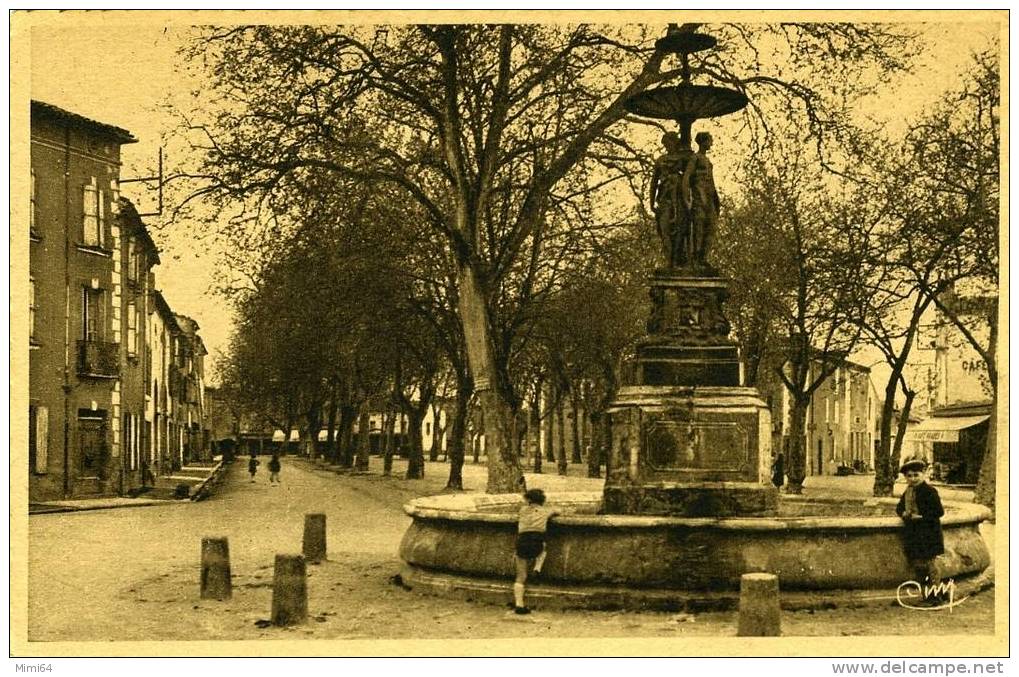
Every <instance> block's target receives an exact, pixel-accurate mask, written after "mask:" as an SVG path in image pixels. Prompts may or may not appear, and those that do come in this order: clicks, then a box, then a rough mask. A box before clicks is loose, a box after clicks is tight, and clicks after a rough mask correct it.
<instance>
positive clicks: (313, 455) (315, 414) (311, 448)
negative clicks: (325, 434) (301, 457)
mask: <svg viewBox="0 0 1019 677" xmlns="http://www.w3.org/2000/svg"><path fill="white" fill-rule="evenodd" d="M321 430H322V405H321V404H316V405H315V406H314V407H312V409H311V411H309V412H308V442H307V444H308V458H310V459H311V460H312V461H314V460H315V459H317V458H318V456H319V445H318V434H319V432H320V431H321Z"/></svg>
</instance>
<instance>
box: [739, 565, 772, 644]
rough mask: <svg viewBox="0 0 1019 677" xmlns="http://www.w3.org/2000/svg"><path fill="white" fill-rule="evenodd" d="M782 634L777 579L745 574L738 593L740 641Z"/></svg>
mask: <svg viewBox="0 0 1019 677" xmlns="http://www.w3.org/2000/svg"><path fill="white" fill-rule="evenodd" d="M781 634H782V629H781V608H780V606H779V599H778V576H776V575H775V574H743V576H742V577H741V578H740V590H739V629H738V630H737V631H736V635H737V636H739V637H778V636H779V635H781Z"/></svg>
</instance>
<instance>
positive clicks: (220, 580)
mask: <svg viewBox="0 0 1019 677" xmlns="http://www.w3.org/2000/svg"><path fill="white" fill-rule="evenodd" d="M232 594H233V588H232V587H231V583H230V545H229V543H228V542H227V539H225V538H203V539H202V595H201V596H202V599H230V597H231V595H232Z"/></svg>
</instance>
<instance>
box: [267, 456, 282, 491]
mask: <svg viewBox="0 0 1019 677" xmlns="http://www.w3.org/2000/svg"><path fill="white" fill-rule="evenodd" d="M279 483H280V456H279V454H273V455H272V458H271V459H270V460H269V484H279Z"/></svg>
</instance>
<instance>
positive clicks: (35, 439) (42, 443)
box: [28, 406, 50, 475]
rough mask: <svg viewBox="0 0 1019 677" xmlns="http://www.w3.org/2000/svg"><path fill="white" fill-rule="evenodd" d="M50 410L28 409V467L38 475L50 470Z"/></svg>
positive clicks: (30, 407) (32, 407) (31, 407)
mask: <svg viewBox="0 0 1019 677" xmlns="http://www.w3.org/2000/svg"><path fill="white" fill-rule="evenodd" d="M49 430H50V428H49V410H48V409H47V408H46V407H39V406H29V407H28V467H29V469H30V470H31V472H34V473H35V474H37V475H42V474H45V473H46V472H47V471H48V470H49V467H48V466H49V441H50V440H49Z"/></svg>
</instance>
